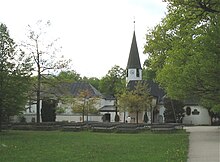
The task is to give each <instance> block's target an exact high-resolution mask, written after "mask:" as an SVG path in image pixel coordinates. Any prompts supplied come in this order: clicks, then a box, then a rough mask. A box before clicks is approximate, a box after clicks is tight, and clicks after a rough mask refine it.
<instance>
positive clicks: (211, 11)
mask: <svg viewBox="0 0 220 162" xmlns="http://www.w3.org/2000/svg"><path fill="white" fill-rule="evenodd" d="M167 2H168V14H167V15H166V17H165V18H164V19H163V20H162V22H161V23H160V24H158V25H157V26H156V27H155V28H154V29H152V30H151V31H150V32H149V33H148V34H147V36H146V46H145V53H148V54H149V63H150V67H151V69H153V71H155V72H156V79H157V81H158V82H159V83H160V84H161V86H162V87H163V88H164V89H165V90H166V92H167V94H168V96H169V97H171V98H173V99H179V100H182V99H187V98H190V97H191V98H195V99H197V100H199V101H200V104H202V105H204V106H206V107H207V108H212V109H215V110H217V111H219V110H220V101H219V97H218V96H219V95H220V85H219V79H220V78H219V76H220V66H219V61H220V55H219V53H220V46H219V40H220V36H219V34H218V33H219V32H220V24H219V22H220V2H219V1H218V0H198V1H187V0H184V1H176V0H167Z"/></svg>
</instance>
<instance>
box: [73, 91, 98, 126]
mask: <svg viewBox="0 0 220 162" xmlns="http://www.w3.org/2000/svg"><path fill="white" fill-rule="evenodd" d="M74 103H75V104H73V105H72V111H73V112H80V113H82V122H84V117H85V115H86V118H87V120H86V121H87V122H88V117H89V113H97V112H98V110H97V109H96V107H95V105H96V104H97V97H94V96H92V95H91V93H90V92H89V91H88V90H82V91H80V94H79V96H78V97H76V99H75V102H74Z"/></svg>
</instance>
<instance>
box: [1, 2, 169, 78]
mask: <svg viewBox="0 0 220 162" xmlns="http://www.w3.org/2000/svg"><path fill="white" fill-rule="evenodd" d="M0 4H1V9H0V22H1V23H4V24H6V26H7V27H8V29H9V31H10V34H11V37H12V38H13V39H14V40H15V41H16V42H19V41H22V40H24V39H25V37H26V36H25V34H26V33H27V25H28V24H30V25H31V24H35V23H36V22H37V21H38V20H44V21H47V20H50V21H51V27H50V28H51V32H53V34H54V36H55V37H56V38H60V41H59V45H60V46H62V51H61V53H62V54H63V55H64V56H65V57H66V58H70V59H72V69H73V70H75V71H76V72H77V73H79V74H80V75H81V76H87V77H98V78H101V77H103V76H104V75H106V74H107V72H108V70H110V69H111V68H112V67H113V66H114V65H119V66H120V67H122V68H126V64H127V60H128V55H129V51H130V46H131V41H132V36H133V31H134V25H133V21H134V17H135V21H136V23H135V31H136V37H137V44H138V49H139V54H140V57H141V63H142V64H143V62H144V60H145V59H146V58H147V55H144V54H143V47H144V43H145V34H146V33H147V30H148V29H149V28H152V27H153V26H155V25H156V24H158V23H159V22H160V21H161V19H162V18H163V17H165V12H166V3H164V2H162V0H0Z"/></svg>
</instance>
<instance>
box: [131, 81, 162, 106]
mask: <svg viewBox="0 0 220 162" xmlns="http://www.w3.org/2000/svg"><path fill="white" fill-rule="evenodd" d="M138 82H141V83H142V84H146V85H148V88H149V90H150V95H151V96H153V97H156V98H157V99H158V102H160V101H161V100H162V99H163V97H164V95H165V92H164V90H163V89H162V88H160V86H159V85H158V84H157V83H156V82H154V81H152V80H131V81H130V82H129V83H128V85H127V87H128V89H130V90H132V89H134V87H135V86H136V85H137V83H138Z"/></svg>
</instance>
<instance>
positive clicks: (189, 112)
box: [186, 107, 191, 115]
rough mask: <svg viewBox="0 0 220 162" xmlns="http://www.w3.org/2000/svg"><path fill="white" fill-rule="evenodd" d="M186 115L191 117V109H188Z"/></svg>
mask: <svg viewBox="0 0 220 162" xmlns="http://www.w3.org/2000/svg"><path fill="white" fill-rule="evenodd" d="M186 115H191V108H190V107H187V108H186Z"/></svg>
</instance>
